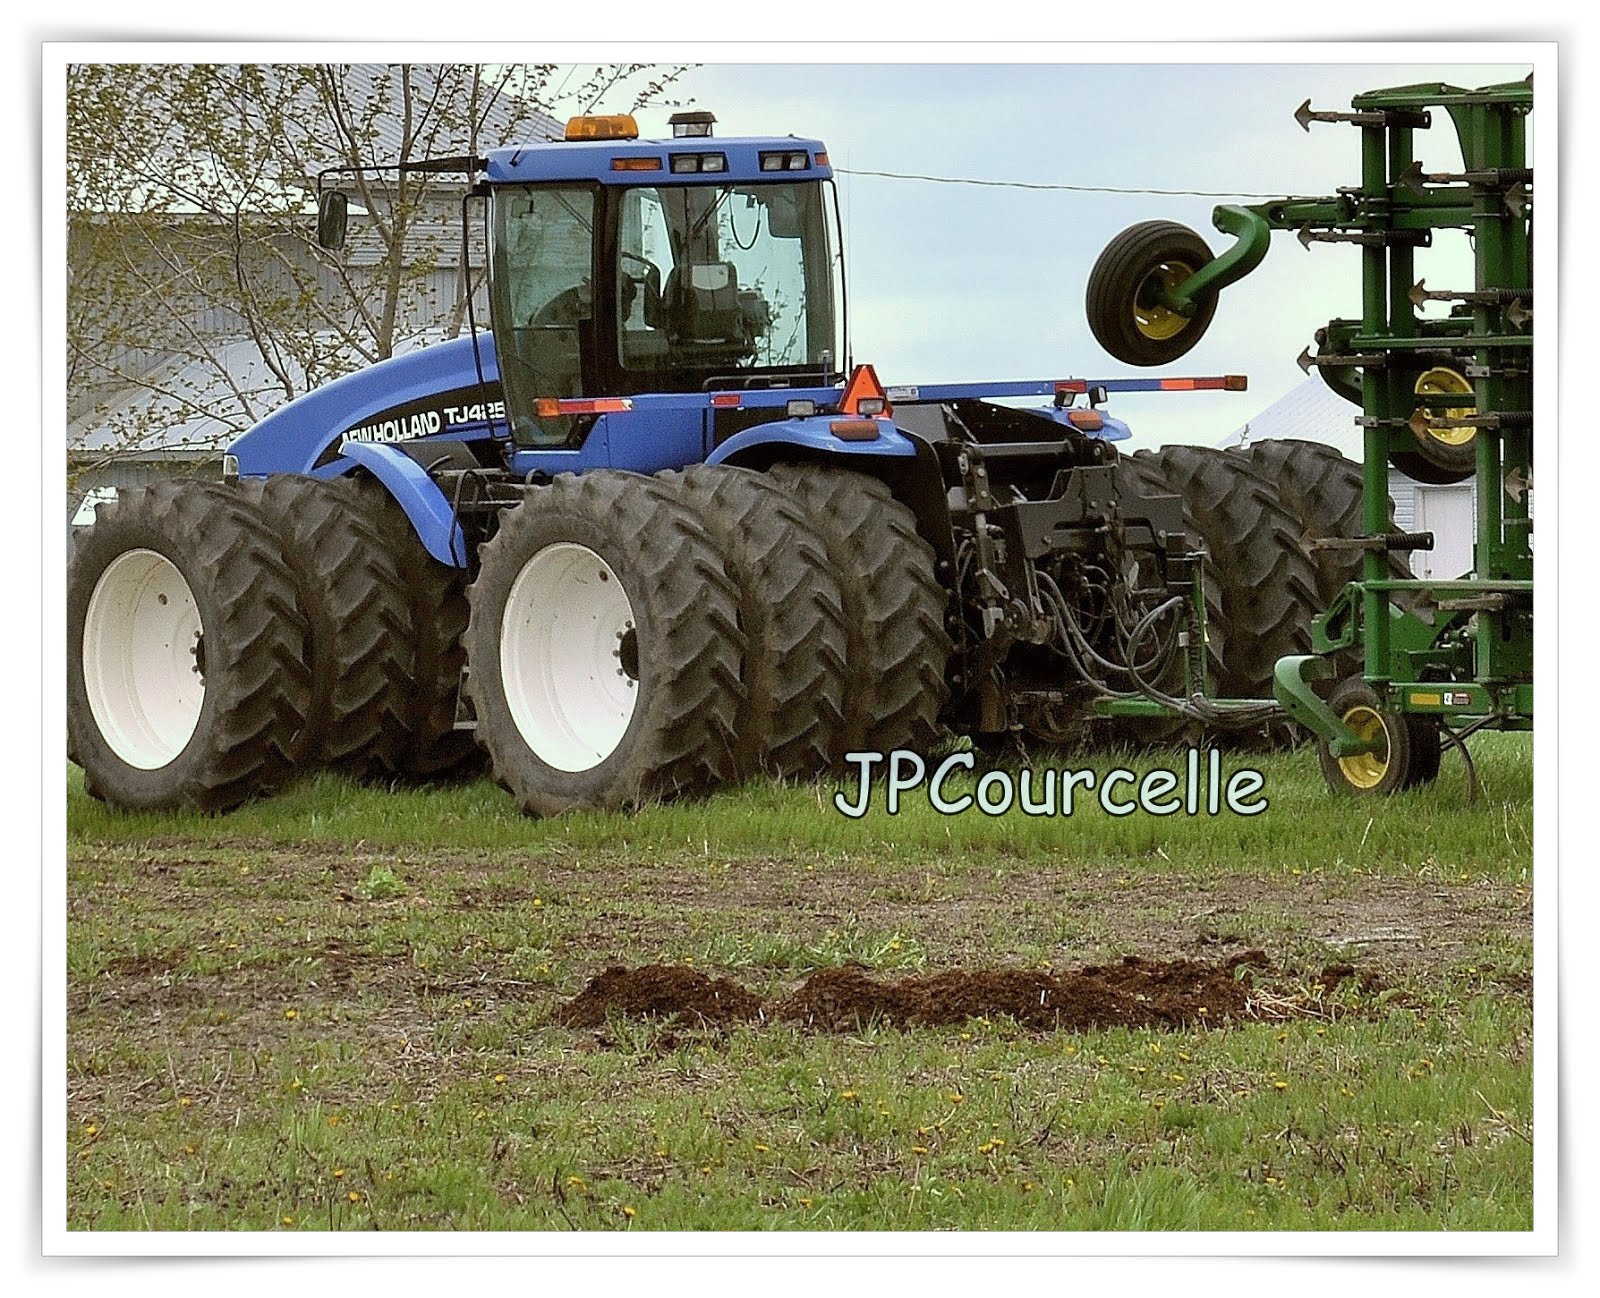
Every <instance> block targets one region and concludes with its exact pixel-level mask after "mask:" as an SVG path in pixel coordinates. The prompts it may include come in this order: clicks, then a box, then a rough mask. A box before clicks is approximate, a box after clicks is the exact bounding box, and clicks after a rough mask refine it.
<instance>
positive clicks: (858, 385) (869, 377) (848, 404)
mask: <svg viewBox="0 0 1600 1298" xmlns="http://www.w3.org/2000/svg"><path fill="white" fill-rule="evenodd" d="M863 397H876V398H877V399H878V400H880V401H882V402H883V414H884V415H885V416H888V415H892V414H893V413H894V411H893V410H892V409H891V408H890V406H889V394H888V393H887V392H885V391H884V390H883V384H881V383H879V382H878V375H877V373H876V371H874V370H873V368H872V366H870V365H857V366H856V368H855V370H854V371H853V372H852V373H851V375H850V382H848V383H847V384H845V388H844V400H843V401H841V402H840V403H839V409H840V410H841V411H842V412H843V413H844V414H847V415H859V414H860V413H861V399H862V398H863Z"/></svg>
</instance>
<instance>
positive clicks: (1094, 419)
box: [1067, 410, 1106, 433]
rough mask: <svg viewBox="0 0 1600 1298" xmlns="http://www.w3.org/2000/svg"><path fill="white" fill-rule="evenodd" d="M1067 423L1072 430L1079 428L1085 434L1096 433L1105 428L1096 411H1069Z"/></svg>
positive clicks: (1104, 423) (1104, 422) (1103, 421)
mask: <svg viewBox="0 0 1600 1298" xmlns="http://www.w3.org/2000/svg"><path fill="white" fill-rule="evenodd" d="M1067 422H1068V423H1069V424H1071V425H1072V426H1073V427H1074V428H1081V429H1083V431H1084V432H1086V433H1098V432H1099V431H1100V430H1101V429H1102V428H1104V427H1105V426H1106V421H1105V420H1104V419H1102V418H1101V417H1100V412H1099V411H1098V410H1069V411H1067Z"/></svg>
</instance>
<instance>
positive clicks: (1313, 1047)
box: [63, 735, 1533, 1231]
mask: <svg viewBox="0 0 1600 1298" xmlns="http://www.w3.org/2000/svg"><path fill="white" fill-rule="evenodd" d="M1475 752H1476V754H1477V757H1478V763H1479V772H1480V776H1481V779H1482V784H1483V796H1482V797H1481V799H1480V801H1479V802H1478V803H1477V805H1475V806H1472V807H1468V806H1467V804H1466V796H1465V786H1464V780H1463V775H1462V770H1461V767H1460V764H1459V761H1458V760H1457V759H1456V758H1454V757H1447V758H1446V762H1445V771H1444V774H1443V776H1442V777H1441V779H1440V780H1439V782H1438V783H1437V784H1436V785H1434V786H1432V787H1431V788H1428V789H1425V790H1422V791H1419V792H1415V793H1409V794H1406V795H1403V796H1400V797H1396V798H1394V799H1391V800H1388V801H1384V802H1381V803H1365V802H1362V803H1354V802H1345V801H1335V800H1332V799H1331V798H1330V797H1329V796H1328V795H1327V793H1326V792H1325V789H1324V786H1323V784H1322V780H1321V777H1320V776H1319V774H1318V773H1317V770H1316V761H1315V757H1314V755H1313V754H1312V753H1311V752H1309V751H1302V752H1299V753H1295V754H1291V755H1286V756H1278V757H1273V758H1271V759H1264V760H1262V761H1260V762H1259V763H1258V765H1259V768H1260V769H1261V770H1262V771H1263V773H1264V774H1265V776H1266V781H1267V782H1266V789H1265V793H1266V796H1267V798H1268V800H1269V803H1270V806H1269V809H1268V810H1267V811H1266V812H1265V813H1263V814H1261V815H1257V816H1254V817H1250V818H1241V817H1237V816H1230V815H1223V816H1218V817H1215V818H1210V817H1204V816H1201V817H1196V818H1193V819H1191V818H1188V817H1185V816H1182V815H1179V816H1175V817H1170V818H1157V817H1151V816H1146V815H1130V816H1126V817H1121V818H1118V817H1112V816H1109V815H1106V814H1105V813H1104V812H1102V811H1100V810H1099V809H1098V808H1096V807H1094V806H1092V805H1091V806H1088V807H1084V808H1080V809H1079V810H1078V811H1076V812H1075V813H1074V815H1073V816H1071V817H1070V818H1064V817H1057V818H1053V819H1047V818H1034V817H1028V816H1023V815H1021V814H1017V813H1013V814H1011V815H1009V816H1006V817H1003V818H999V819H992V818H989V817H986V816H983V815H980V814H977V813H976V812H974V813H970V814H967V815H964V816H958V817H946V816H940V815H937V814H935V813H934V812H933V811H932V810H931V809H930V808H929V807H928V806H927V804H926V802H925V801H924V800H922V799H920V798H914V799H912V800H911V802H910V804H909V806H907V807H906V808H905V809H903V810H902V811H901V814H899V815H898V816H895V817H889V816H887V815H885V814H883V812H882V810H881V805H880V808H879V809H877V810H875V811H874V812H872V813H871V814H870V815H869V816H868V817H867V818H865V819H863V820H860V821H855V820H850V819H848V818H846V817H844V816H842V815H840V814H839V813H838V812H837V811H836V810H835V809H834V808H833V806H832V805H831V798H832V788H831V786H829V787H801V788H793V787H790V788H778V787H765V786H763V787H755V788H748V789H745V790H741V791H737V792H730V793H727V794H724V795H722V796H719V797H717V798H714V799H712V800H710V801H707V802H703V803H697V804H689V805H681V806H668V807H660V808H653V809H650V810H647V811H644V812H641V813H638V814H635V815H631V816H572V817H567V818H563V819H559V820H552V821H542V822H541V821H532V820H526V819H523V818H522V817H520V816H518V815H517V814H515V811H514V809H513V807H512V805H511V802H510V799H509V798H507V797H506V796H505V795H503V794H502V793H500V792H499V791H498V790H497V789H495V788H494V787H493V786H492V785H490V784H488V783H486V782H485V783H478V784H471V785H464V786H459V787H454V788H447V789H439V790H432V791H427V792H391V791H389V790H383V789H371V788H360V787H357V786H354V785H351V784H349V783H346V782H343V781H341V780H338V779H335V778H332V777H326V776H324V777H319V778H317V779H315V780H309V781H306V782H305V783H303V784H301V785H299V786H297V787H295V788H294V789H292V790H290V791H289V792H288V793H286V794H285V795H284V796H281V797H279V798H277V799H274V800H272V801H270V802H264V803H261V804H257V805H253V806H250V807H247V808H245V809H243V810H241V811H239V812H237V813H235V814H233V815H231V816H227V817H223V818H217V819H207V818H203V817H196V816H184V815H143V816H125V815H121V814H117V813H113V812H110V811H108V810H106V809H105V808H104V807H102V806H100V805H99V804H97V803H95V802H93V801H92V800H90V799H89V798H87V797H86V796H85V795H84V794H83V792H82V787H81V778H80V777H79V776H78V774H77V773H76V772H75V771H72V772H69V795H68V856H69V861H68V877H67V888H68V935H67V966H68V967H67V978H68V984H67V987H68V990H67V1004H68V1061H67V1077H68V1091H69V1094H68V1128H67V1130H66V1132H64V1133H63V1134H64V1139H65V1142H66V1153H67V1158H68V1162H69V1171H68V1200H69V1202H68V1214H69V1215H68V1221H69V1225H70V1226H71V1227H73V1228H77V1229H94V1230H108V1229H136V1230H142V1229H176V1230H184V1229H254V1230H283V1231H300V1230H318V1229H329V1228H333V1229H346V1230H351V1229H357V1230H371V1229H383V1230H416V1229H452V1228H454V1229H484V1230H497V1229H524V1230H538V1229H557V1230H565V1229H573V1228H576V1229H633V1230H641V1229H746V1228H750V1229H902V1228H909V1229H932V1228H949V1227H956V1228H966V1229H1028V1230H1032V1229H1122V1228H1173V1229H1256V1228H1259V1229H1279V1228H1335V1229H1400V1230H1418V1229H1451V1230H1467V1229H1481V1230H1526V1229H1529V1228H1530V1227H1531V1220H1532V1148H1531V1143H1530V1141H1531V1135H1532V1124H1533V1114H1532V1098H1531V1097H1532V1090H1531V1071H1532V1053H1531V1022H1532V1011H1531V984H1532V974H1531V970H1532V936H1531V890H1532V790H1533V775H1532V747H1531V743H1530V742H1529V739H1528V737H1526V736H1500V735H1489V736H1484V737H1483V738H1482V739H1481V741H1477V742H1476V743H1475ZM1161 761H1162V759H1161V758H1152V757H1149V756H1146V757H1142V758H1139V759H1136V760H1135V761H1134V763H1133V764H1134V765H1135V766H1136V767H1139V768H1141V769H1143V768H1148V767H1149V766H1151V765H1153V764H1159V763H1160V762H1161ZM1074 764H1081V763H1074ZM1100 764H1101V765H1102V766H1105V765H1109V764H1110V763H1109V762H1105V763H1100ZM1236 765H1238V763H1237V762H1236V761H1232V760H1230V762H1229V767H1230V769H1231V768H1232V767H1233V766H1236ZM880 804H881V800H880ZM1247 947H1258V948H1262V949H1264V950H1265V951H1266V952H1267V953H1268V955H1269V956H1271V957H1272V959H1273V960H1274V961H1276V962H1278V964H1279V966H1280V968H1281V969H1282V970H1284V971H1286V972H1284V973H1282V974H1281V975H1280V977H1281V978H1286V979H1288V980H1289V981H1291V982H1295V981H1296V980H1298V985H1299V986H1300V987H1301V988H1302V990H1303V991H1304V992H1305V994H1306V997H1307V998H1308V1002H1307V1003H1308V1004H1309V1005H1310V1007H1311V1011H1310V1012H1305V1013H1301V1014H1298V1015H1296V1016H1294V1017H1292V1018H1290V1019H1288V1020H1286V1021H1271V1022H1266V1021H1263V1022H1256V1023H1247V1024H1244V1025H1242V1026H1237V1027H1228V1028H1216V1029H1209V1030H1189V1031H1181V1032H1156V1031H1131V1030H1124V1029H1116V1030H1101V1031H1095V1032H1090V1033H1084V1034H1072V1033H1067V1032H1059V1031H1058V1032H1052V1033H1028V1032H1024V1031H1022V1030H1020V1029H1019V1028H1018V1027H1017V1026H1016V1025H1015V1024H1013V1023H1011V1022H1009V1021H1007V1020H1003V1019H997V1020H994V1021H983V1020H973V1021H970V1022H968V1023H967V1024H966V1025H965V1026H964V1027H958V1028H950V1029H931V1028H918V1029H913V1030H909V1031H900V1030H892V1029H885V1028H877V1027H869V1028H867V1029H865V1030H863V1031H861V1032H858V1033H855V1034H849V1035H825V1034H820V1033H809V1032H805V1031H802V1030H800V1029H798V1028H796V1027H792V1026H788V1025H780V1024H763V1025H760V1026H752V1027H740V1028H736V1029H734V1030H732V1031H730V1032H729V1033H727V1034H726V1035H721V1034H717V1033H713V1032H707V1031H698V1030H692V1029H687V1028H684V1027H681V1026H672V1025H664V1024H660V1023H649V1022H639V1021H624V1020H620V1019H619V1020H613V1021H612V1022H611V1023H609V1024H608V1025H607V1026H606V1027H605V1028H604V1029H603V1030H602V1031H600V1032H594V1031H574V1030H569V1029H565V1028H559V1027H554V1026H551V1024H550V1022H549V1020H550V1015H551V1012H552V1010H554V1009H555V1008H556V1007H557V1006H558V1005H559V1004H561V1003H562V1002H563V1001H564V1000H566V999H567V998H569V997H571V996H572V995H574V994H575V993H577V992H578V991H579V990H581V989H582V987H583V986H584V985H585V983H586V982H587V980H588V979H589V978H590V977H591V976H592V975H594V974H595V973H597V972H599V971H600V970H601V969H603V968H604V967H606V966H607V965H613V964H621V965H629V966H633V965H641V964H647V963H651V962H664V963H678V964H687V963H692V964H693V965H694V966H695V967H696V968H703V969H707V970H709V971H712V972H716V973H719V974H727V975H728V976H730V977H733V978H735V979H736V980H738V981H739V982H741V983H743V984H744V985H745V986H747V987H749V988H750V989H751V990H753V991H754V992H756V993H757V994H759V995H761V996H763V997H771V996H775V995H781V994H782V993H783V992H785V991H787V990H788V989H790V988H791V987H793V986H794V985H796V984H797V983H799V982H800V981H801V980H802V979H803V978H804V977H805V976H806V975H807V974H808V973H810V972H812V971H813V970H815V969H818V968H823V967H827V966H830V965H839V964H844V963H849V962H859V963H861V964H864V965H867V966H868V967H870V968H872V969H875V970H878V971H881V972H884V973H893V972H897V971H898V972H910V971H914V970H921V969H928V970H939V969H948V968H952V967H955V966H965V967H969V968H970V967H979V966H1021V967H1029V968H1039V967H1045V966H1049V967H1052V968H1055V969H1064V968H1067V967H1070V966H1075V965H1079V964H1084V963H1088V962H1091V961H1097V960H1104V959H1108V958H1116V957H1119V956H1121V955H1124V954H1128V953H1137V954H1140V955H1143V956H1148V957H1173V956H1187V957H1190V958H1195V959H1205V960H1212V959H1222V958H1224V957H1226V956H1227V955H1229V954H1232V953H1235V952H1238V951H1242V950H1244V949H1246V948H1247ZM1336 959H1342V960H1348V961H1350V962H1352V963H1354V964H1356V965H1357V966H1358V967H1359V968H1361V969H1363V970H1371V971H1373V972H1375V973H1376V974H1377V975H1378V976H1379V977H1380V978H1381V979H1382V981H1383V983H1384V984H1385V986H1386V990H1383V991H1381V992H1377V993H1369V994H1364V995H1363V994H1359V993H1357V992H1356V991H1354V990H1349V989H1347V990H1341V991H1339V992H1337V993H1331V994H1328V995H1326V996H1324V997H1323V998H1322V999H1321V1001H1320V1002H1319V1001H1318V999H1317V993H1316V992H1315V989H1314V988H1313V987H1312V986H1311V985H1310V980H1311V978H1312V977H1313V975H1314V972H1315V971H1316V970H1318V969H1320V968H1321V967H1322V966H1323V965H1324V964H1325V963H1327V962H1328V961H1330V960H1336ZM1347 986H1348V985H1347ZM1319 1004H1320V1007H1321V1008H1318V1007H1319ZM1332 1006H1343V1007H1345V1008H1348V1009H1349V1011H1350V1012H1349V1013H1344V1014H1338V1015H1334V1014H1331V1013H1328V1012H1326V1011H1327V1009H1328V1008H1329V1007H1332Z"/></svg>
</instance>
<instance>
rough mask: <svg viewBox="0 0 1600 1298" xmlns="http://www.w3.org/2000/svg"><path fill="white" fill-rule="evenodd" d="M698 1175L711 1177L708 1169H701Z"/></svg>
mask: <svg viewBox="0 0 1600 1298" xmlns="http://www.w3.org/2000/svg"><path fill="white" fill-rule="evenodd" d="M700 1175H701V1176H710V1175H711V1169H710V1168H709V1167H702V1168H701V1169H700Z"/></svg>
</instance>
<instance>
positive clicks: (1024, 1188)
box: [1022, 1181, 1033, 1194]
mask: <svg viewBox="0 0 1600 1298" xmlns="http://www.w3.org/2000/svg"><path fill="white" fill-rule="evenodd" d="M1031 1189H1033V1182H1032V1181H1024V1182H1023V1183H1022V1192H1023V1193H1024V1194H1026V1193H1027V1192H1028V1191H1029V1190H1031Z"/></svg>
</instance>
